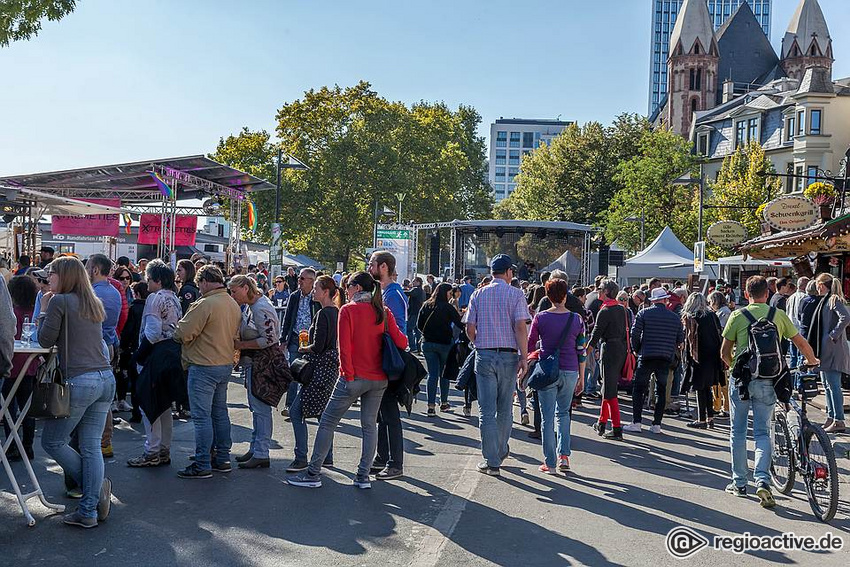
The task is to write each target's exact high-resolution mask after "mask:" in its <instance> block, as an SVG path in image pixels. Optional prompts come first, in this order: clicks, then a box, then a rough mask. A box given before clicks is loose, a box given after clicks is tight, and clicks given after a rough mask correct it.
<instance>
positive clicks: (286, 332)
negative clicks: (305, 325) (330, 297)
mask: <svg viewBox="0 0 850 567" xmlns="http://www.w3.org/2000/svg"><path fill="white" fill-rule="evenodd" d="M300 301H301V292H300V291H297V292H295V293H293V294H292V295H290V296H289V301H288V302H287V303H286V313H284V315H283V325H281V329H280V344H281V346H283V347H284V348H286V345H288V344H289V338H290V335H291V334H292V331H293V328H294V327H295V318H296V316H297V315H298V304H299V302H300ZM321 308H322V304H321V303H319V302H318V301H313V303H312V305H311V306H310V321H312V320H313V317H315V316H316V313H318V312H319V310H320V309H321Z"/></svg>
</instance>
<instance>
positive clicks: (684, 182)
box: [670, 164, 705, 242]
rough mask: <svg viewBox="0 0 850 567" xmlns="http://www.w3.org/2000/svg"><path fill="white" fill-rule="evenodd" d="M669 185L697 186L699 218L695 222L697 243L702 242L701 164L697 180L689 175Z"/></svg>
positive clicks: (703, 177)
mask: <svg viewBox="0 0 850 567" xmlns="http://www.w3.org/2000/svg"><path fill="white" fill-rule="evenodd" d="M670 184H671V185H699V217H698V219H699V220H698V221H697V242H700V241H702V210H703V195H704V193H705V175H704V174H703V171H702V164H700V166H699V178H698V179H694V178H693V177H691V176H690V174H687V175H683V176H682V177H679V178H677V179H674V180H673V181H671V182H670Z"/></svg>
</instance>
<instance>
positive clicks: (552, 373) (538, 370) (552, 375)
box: [527, 313, 575, 390]
mask: <svg viewBox="0 0 850 567" xmlns="http://www.w3.org/2000/svg"><path fill="white" fill-rule="evenodd" d="M574 315H575V313H570V317H569V320H568V321H567V325H566V326H565V327H564V332H563V334H562V335H561V340H560V341H558V348H556V349H555V352H553V353H552V354H550V355H549V356H547V357H546V358H543V359H541V360H540V361H539V362H538V363H537V365H536V366H535V367H534V370H532V371H531V376H530V377H529V378H528V384H527V385H528V387H529V388H531V389H532V390H542V389H544V388H548V387H549V386H551V385H552V384H554V383H555V382H557V381H558V377H559V376H560V364H561V348H563V346H564V342H565V341H566V340H567V335H568V334H569V332H570V328H571V327H572V326H573V316H574Z"/></svg>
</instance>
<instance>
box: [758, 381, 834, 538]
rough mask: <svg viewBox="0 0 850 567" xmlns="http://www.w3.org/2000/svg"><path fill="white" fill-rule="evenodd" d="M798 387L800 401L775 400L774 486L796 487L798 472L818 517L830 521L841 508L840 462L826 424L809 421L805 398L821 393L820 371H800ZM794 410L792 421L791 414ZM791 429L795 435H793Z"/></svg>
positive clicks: (781, 488)
mask: <svg viewBox="0 0 850 567" xmlns="http://www.w3.org/2000/svg"><path fill="white" fill-rule="evenodd" d="M796 391H797V393H798V394H799V397H800V402H799V403H798V402H797V400H795V399H793V397H792V399H791V400H790V402H789V403H788V404H783V403H781V402H777V403H776V408H775V410H774V421H773V437H774V447H773V457H772V463H771V467H770V476H771V481H772V483H773V486H774V487H775V488H776V490H777V491H779V492H781V493H782V494H786V495H787V494H790V493H791V491H792V490H793V489H794V483H795V480H796V475H797V474H799V475H800V476H801V477H802V479H803V483H804V484H805V485H806V496H807V498H808V500H809V505H810V506H811V508H812V512H814V514H815V517H817V519H818V520H820V521H821V522H829V521H830V520H832V518H833V517H835V512H836V511H837V510H838V465H837V464H836V462H835V451H834V450H833V448H832V443H831V442H830V440H829V436H828V435H827V434H826V432H825V431H824V430H823V427H821V426H820V425H818V424H816V423H812V422H810V421H809V419H808V417H807V415H806V402H807V401H808V400H811V399H813V398H814V397H815V396H817V394H818V375H817V374H814V373H812V372H807V373H801V374H798V375H797V387H796ZM792 410H793V412H794V414H795V420H794V423H791V424H789V422H788V415H789V414H790V413H791V412H792ZM792 429H793V430H794V435H792Z"/></svg>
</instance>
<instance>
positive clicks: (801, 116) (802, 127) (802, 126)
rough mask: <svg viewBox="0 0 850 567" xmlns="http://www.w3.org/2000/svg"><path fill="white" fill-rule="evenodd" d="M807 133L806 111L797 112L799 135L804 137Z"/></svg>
mask: <svg viewBox="0 0 850 567" xmlns="http://www.w3.org/2000/svg"><path fill="white" fill-rule="evenodd" d="M805 133H806V111H805V110H798V111H797V135H798V136H803V135H804V134H805Z"/></svg>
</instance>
